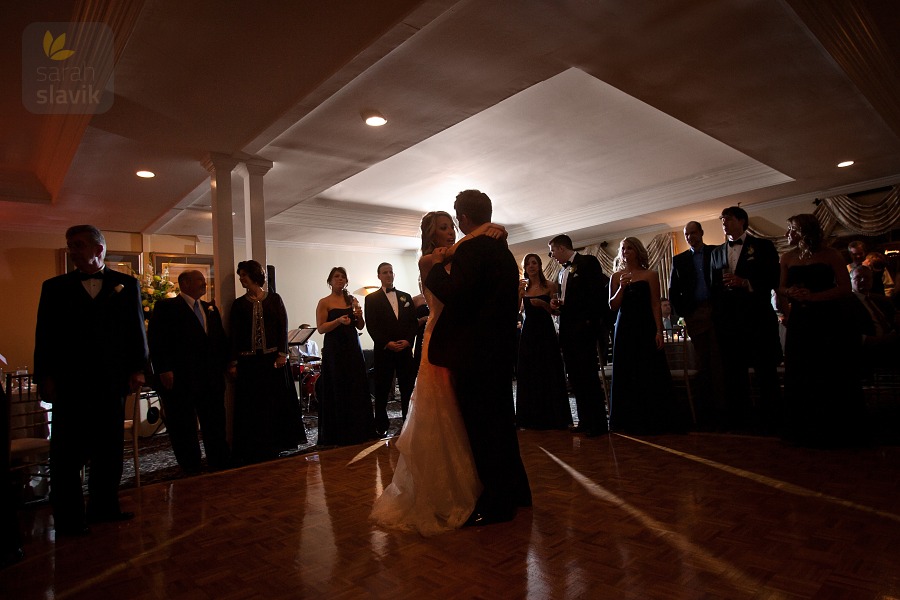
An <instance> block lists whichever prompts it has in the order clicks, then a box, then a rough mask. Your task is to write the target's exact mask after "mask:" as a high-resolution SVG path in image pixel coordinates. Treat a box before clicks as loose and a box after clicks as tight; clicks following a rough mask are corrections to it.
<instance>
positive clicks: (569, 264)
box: [562, 260, 572, 268]
mask: <svg viewBox="0 0 900 600" xmlns="http://www.w3.org/2000/svg"><path fill="white" fill-rule="evenodd" d="M562 266H563V268H566V267H571V266H572V261H571V260H567V261H566V262H564V263H563V264H562Z"/></svg>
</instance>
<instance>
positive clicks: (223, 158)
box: [200, 152, 238, 173]
mask: <svg viewBox="0 0 900 600" xmlns="http://www.w3.org/2000/svg"><path fill="white" fill-rule="evenodd" d="M200 164H202V165H203V168H205V169H206V170H207V171H209V172H210V173H215V172H218V171H222V172H228V173H230V172H231V171H233V170H234V168H235V167H236V166H237V164H238V161H237V159H235V158H233V157H231V156H228V155H227V154H220V153H218V152H210V153H209V154H207V155H206V157H205V158H204V159H203V160H202V161H200Z"/></svg>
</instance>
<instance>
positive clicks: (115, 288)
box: [113, 283, 125, 294]
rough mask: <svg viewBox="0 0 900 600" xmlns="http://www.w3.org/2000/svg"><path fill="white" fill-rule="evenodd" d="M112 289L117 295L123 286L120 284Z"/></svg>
mask: <svg viewBox="0 0 900 600" xmlns="http://www.w3.org/2000/svg"><path fill="white" fill-rule="evenodd" d="M113 289H114V290H116V293H117V294H118V293H119V292H121V291H122V290H124V289H125V286H124V285H122V284H121V283H120V284H118V285H117V286H116V287H114V288H113Z"/></svg>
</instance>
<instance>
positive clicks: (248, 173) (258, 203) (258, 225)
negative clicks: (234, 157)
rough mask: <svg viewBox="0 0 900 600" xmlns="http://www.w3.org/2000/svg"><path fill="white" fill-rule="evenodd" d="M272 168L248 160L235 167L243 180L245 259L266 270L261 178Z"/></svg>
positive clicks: (257, 160) (259, 162)
mask: <svg viewBox="0 0 900 600" xmlns="http://www.w3.org/2000/svg"><path fill="white" fill-rule="evenodd" d="M271 168H272V161H270V160H264V159H261V158H251V159H248V160H246V161H244V162H242V163H241V164H239V165H238V166H237V173H238V174H239V175H240V176H241V177H242V178H243V180H244V236H245V238H246V240H247V257H248V258H252V259H253V260H255V261H256V262H258V263H259V264H261V265H262V266H263V269H265V268H266V203H265V197H264V195H263V176H264V175H265V174H266V173H268V172H269V170H270V169H271Z"/></svg>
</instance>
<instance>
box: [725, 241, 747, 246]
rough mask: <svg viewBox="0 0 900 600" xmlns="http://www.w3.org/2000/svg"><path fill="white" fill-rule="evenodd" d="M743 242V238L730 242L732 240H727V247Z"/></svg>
mask: <svg viewBox="0 0 900 600" xmlns="http://www.w3.org/2000/svg"><path fill="white" fill-rule="evenodd" d="M743 243H744V240H734V241H733V242H732V241H729V242H728V247H729V248H730V247H732V246H740V245H742V244H743Z"/></svg>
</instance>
